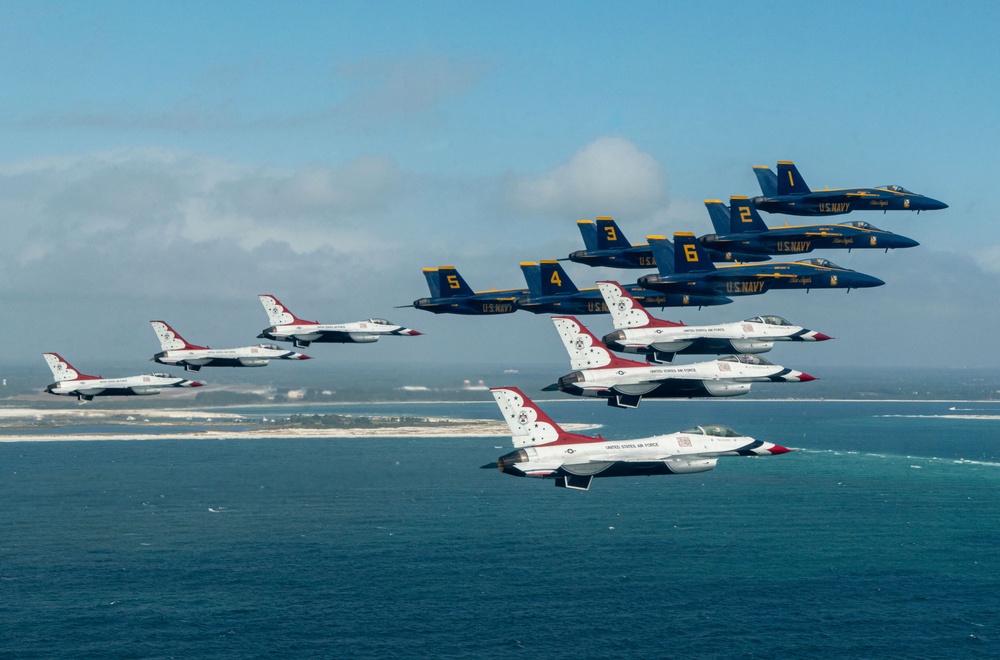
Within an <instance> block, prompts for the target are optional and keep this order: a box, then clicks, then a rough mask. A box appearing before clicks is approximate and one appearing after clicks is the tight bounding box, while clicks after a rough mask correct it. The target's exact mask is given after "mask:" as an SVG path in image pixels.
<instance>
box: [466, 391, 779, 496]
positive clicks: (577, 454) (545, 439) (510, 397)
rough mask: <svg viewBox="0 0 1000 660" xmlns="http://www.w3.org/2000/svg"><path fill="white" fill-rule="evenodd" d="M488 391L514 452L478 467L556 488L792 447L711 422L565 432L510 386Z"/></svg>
mask: <svg viewBox="0 0 1000 660" xmlns="http://www.w3.org/2000/svg"><path fill="white" fill-rule="evenodd" d="M491 391H492V392H493V398H494V399H496V401H497V405H498V406H500V412H501V413H502V414H503V417H504V420H506V422H507V426H509V427H510V432H511V433H512V434H513V437H512V440H513V442H514V447H515V450H514V451H512V452H510V453H509V454H504V455H503V456H501V457H500V458H499V459H498V460H497V462H496V463H490V464H488V465H484V466H482V467H483V468H484V469H492V468H493V467H494V466H495V467H497V468H499V469H500V471H501V472H504V473H506V474H513V475H515V476H518V477H540V478H543V479H555V483H556V487H558V488H572V489H574V490H589V489H590V483H591V481H593V479H594V477H632V476H649V475H653V474H691V473H693V472H707V471H708V470H712V469H715V464H716V462H717V461H718V460H719V458H721V457H723V456H770V455H774V454H784V453H787V452H790V451H792V450H791V449H787V448H785V447H782V446H781V445H775V444H772V443H770V442H763V441H761V440H754V439H753V438H750V437H747V436H743V435H740V434H739V433H737V432H736V431H734V430H732V429H730V428H728V427H725V426H719V425H717V424H711V425H705V426H695V427H694V428H690V429H688V430H686V431H679V432H677V433H670V434H668V435H657V436H653V437H651V438H639V439H636V440H606V439H604V438H602V437H600V436H598V437H596V438H594V437H592V436H588V435H580V434H578V433H568V432H566V431H564V430H562V428H560V427H559V425H558V424H556V423H555V422H554V421H552V419H551V418H550V417H549V416H548V415H546V414H545V413H544V412H543V411H542V410H541V409H540V408H539V407H538V406H537V405H535V403H534V402H533V401H532V400H531V399H529V398H528V397H526V396H525V395H524V394H523V393H522V392H521V391H520V390H519V389H517V388H516V387H497V388H493V389H492V390H491Z"/></svg>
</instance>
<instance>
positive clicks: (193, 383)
mask: <svg viewBox="0 0 1000 660" xmlns="http://www.w3.org/2000/svg"><path fill="white" fill-rule="evenodd" d="M204 384H205V383H202V382H201V381H198V380H189V381H187V386H188V387H201V386H203V385H204Z"/></svg>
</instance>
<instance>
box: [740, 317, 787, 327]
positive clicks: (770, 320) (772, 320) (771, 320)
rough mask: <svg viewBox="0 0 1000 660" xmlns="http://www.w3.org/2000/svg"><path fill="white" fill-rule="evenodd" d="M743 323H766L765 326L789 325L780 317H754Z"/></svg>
mask: <svg viewBox="0 0 1000 660" xmlns="http://www.w3.org/2000/svg"><path fill="white" fill-rule="evenodd" d="M745 323H766V324H767V325H791V323H789V322H788V321H786V320H785V319H783V318H781V317H780V316H755V317H753V318H752V319H746V321H745Z"/></svg>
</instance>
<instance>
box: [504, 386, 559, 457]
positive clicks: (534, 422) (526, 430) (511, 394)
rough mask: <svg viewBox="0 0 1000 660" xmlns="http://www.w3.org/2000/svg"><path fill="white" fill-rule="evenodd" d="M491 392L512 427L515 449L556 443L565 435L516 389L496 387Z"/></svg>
mask: <svg viewBox="0 0 1000 660" xmlns="http://www.w3.org/2000/svg"><path fill="white" fill-rule="evenodd" d="M490 391H491V392H492V393H493V398H494V399H496V402H497V406H499V407H500V412H501V414H503V418H504V421H505V422H507V426H509V427H510V432H511V434H512V437H511V440H512V441H513V442H514V446H515V447H527V446H530V445H542V444H546V443H549V442H555V441H556V440H558V439H559V437H560V436H561V435H563V434H564V431H563V430H562V428H560V426H559V425H558V424H556V423H555V422H554V421H552V419H551V418H550V417H549V416H548V415H546V414H545V413H544V412H543V411H542V409H541V408H539V407H538V406H537V405H535V402H534V401H532V400H531V399H529V398H528V397H527V396H525V395H524V393H523V392H521V390H519V389H517V388H516V387H494V388H492V389H490Z"/></svg>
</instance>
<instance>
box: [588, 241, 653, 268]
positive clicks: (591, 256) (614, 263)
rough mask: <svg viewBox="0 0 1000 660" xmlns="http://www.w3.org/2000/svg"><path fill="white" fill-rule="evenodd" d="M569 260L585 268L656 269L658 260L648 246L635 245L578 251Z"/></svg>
mask: <svg viewBox="0 0 1000 660" xmlns="http://www.w3.org/2000/svg"><path fill="white" fill-rule="evenodd" d="M569 260H570V261H573V262H575V263H578V264H583V265H584V266H599V267H603V268H646V269H650V268H656V259H654V258H653V252H652V250H650V249H649V246H648V245H633V246H631V247H627V248H621V249H606V250H577V251H576V252H572V253H570V255H569Z"/></svg>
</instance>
